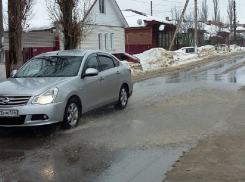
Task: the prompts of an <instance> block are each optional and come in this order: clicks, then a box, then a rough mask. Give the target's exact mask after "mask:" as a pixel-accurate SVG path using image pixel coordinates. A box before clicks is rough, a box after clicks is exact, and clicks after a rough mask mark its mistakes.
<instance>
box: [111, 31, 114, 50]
mask: <svg viewBox="0 0 245 182" xmlns="http://www.w3.org/2000/svg"><path fill="white" fill-rule="evenodd" d="M111 49H112V50H114V49H115V35H114V33H111Z"/></svg>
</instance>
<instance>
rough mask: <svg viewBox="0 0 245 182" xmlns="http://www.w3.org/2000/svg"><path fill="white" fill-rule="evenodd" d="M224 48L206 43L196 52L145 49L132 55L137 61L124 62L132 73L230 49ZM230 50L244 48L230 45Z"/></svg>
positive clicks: (201, 57)
mask: <svg viewBox="0 0 245 182" xmlns="http://www.w3.org/2000/svg"><path fill="white" fill-rule="evenodd" d="M224 48H225V49H223V48H222V49H218V50H216V49H215V47H214V46H212V45H206V46H202V47H198V52H197V54H194V53H193V54H190V53H183V52H180V51H167V50H165V49H163V48H153V49H150V50H148V51H145V52H143V53H141V54H136V55H134V56H136V57H138V58H139V59H140V64H139V63H128V62H125V63H126V64H127V65H128V66H129V67H130V68H131V70H132V74H137V73H139V72H144V71H147V70H154V69H160V68H163V67H170V66H171V67H174V66H178V65H182V64H186V63H190V62H194V61H201V60H202V59H206V58H211V57H214V56H217V55H222V54H226V53H228V52H229V51H230V50H229V49H228V48H226V47H224ZM231 48H232V51H241V50H244V48H243V47H236V46H231Z"/></svg>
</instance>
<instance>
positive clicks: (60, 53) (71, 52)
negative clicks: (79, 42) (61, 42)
mask: <svg viewBox="0 0 245 182" xmlns="http://www.w3.org/2000/svg"><path fill="white" fill-rule="evenodd" d="M87 53H90V54H92V53H106V52H104V51H101V50H85V49H73V50H61V51H52V52H46V53H43V54H40V55H38V56H37V57H40V56H84V55H85V54H87ZM106 54H108V53H106Z"/></svg>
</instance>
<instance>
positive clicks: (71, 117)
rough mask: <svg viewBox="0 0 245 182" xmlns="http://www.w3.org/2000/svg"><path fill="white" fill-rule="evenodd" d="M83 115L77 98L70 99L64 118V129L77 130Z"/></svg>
mask: <svg viewBox="0 0 245 182" xmlns="http://www.w3.org/2000/svg"><path fill="white" fill-rule="evenodd" d="M80 115H81V109H80V108H79V102H78V101H77V99H75V98H70V99H69V100H68V102H67V104H66V107H65V112H64V118H63V123H62V126H61V127H62V128H63V129H71V128H75V127H76V126H77V125H78V122H79V119H80Z"/></svg>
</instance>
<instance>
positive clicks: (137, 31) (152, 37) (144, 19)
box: [122, 10, 176, 54]
mask: <svg viewBox="0 0 245 182" xmlns="http://www.w3.org/2000/svg"><path fill="white" fill-rule="evenodd" d="M122 13H123V15H124V17H125V19H126V21H127V23H128V25H129V27H128V28H125V43H126V44H125V50H126V52H127V53H130V54H138V53H142V52H144V51H146V50H149V49H151V48H156V47H163V48H165V49H168V47H169V45H170V42H171V38H172V37H173V34H174V31H175V29H176V26H174V25H173V24H172V23H171V22H169V21H166V20H163V19H160V18H157V17H153V16H149V15H146V14H144V13H141V12H138V11H135V10H124V11H122Z"/></svg>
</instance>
